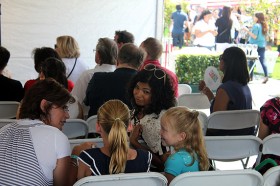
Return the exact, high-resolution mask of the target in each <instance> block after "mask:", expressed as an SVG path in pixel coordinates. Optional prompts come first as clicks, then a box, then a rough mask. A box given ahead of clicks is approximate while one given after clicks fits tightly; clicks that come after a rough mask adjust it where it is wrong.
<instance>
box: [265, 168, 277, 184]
mask: <svg viewBox="0 0 280 186" xmlns="http://www.w3.org/2000/svg"><path fill="white" fill-rule="evenodd" d="M263 181H264V183H263V185H264V186H277V184H276V183H278V185H279V183H280V166H276V167H272V168H270V169H268V170H267V171H266V172H265V173H264V175H263Z"/></svg>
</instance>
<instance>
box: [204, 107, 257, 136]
mask: <svg viewBox="0 0 280 186" xmlns="http://www.w3.org/2000/svg"><path fill="white" fill-rule="evenodd" d="M259 123H260V112H259V111H258V110H228V111H217V112H214V113H212V114H210V116H209V117H208V120H207V129H220V130H237V129H245V128H250V127H255V132H254V135H256V134H257V131H258V129H259Z"/></svg>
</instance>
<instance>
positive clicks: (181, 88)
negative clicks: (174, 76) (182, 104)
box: [178, 84, 192, 96]
mask: <svg viewBox="0 0 280 186" xmlns="http://www.w3.org/2000/svg"><path fill="white" fill-rule="evenodd" d="M191 93H192V87H191V86H190V85H188V84H178V94H179V96H181V95H183V94H191Z"/></svg>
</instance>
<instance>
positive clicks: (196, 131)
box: [160, 107, 209, 183]
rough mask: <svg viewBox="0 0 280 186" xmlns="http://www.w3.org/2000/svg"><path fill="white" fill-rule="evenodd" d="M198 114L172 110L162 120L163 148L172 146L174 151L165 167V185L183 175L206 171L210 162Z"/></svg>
mask: <svg viewBox="0 0 280 186" xmlns="http://www.w3.org/2000/svg"><path fill="white" fill-rule="evenodd" d="M198 114H199V113H198V112H197V111H190V110H189V109H188V108H186V107H173V108H170V109H168V110H167V111H166V112H165V113H164V114H163V116H162V118H161V132H160V134H161V138H162V141H163V145H165V146H173V147H174V151H175V153H174V154H171V155H170V156H169V157H168V159H167V160H166V162H165V165H164V166H165V169H164V172H165V176H166V178H167V180H168V183H170V182H171V181H172V180H173V179H174V178H175V177H176V176H178V175H179V174H182V173H185V172H195V171H204V170H208V167H209V160H208V157H207V152H206V148H205V145H204V139H203V132H202V129H201V126H200V122H199V120H198Z"/></svg>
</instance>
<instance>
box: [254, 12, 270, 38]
mask: <svg viewBox="0 0 280 186" xmlns="http://www.w3.org/2000/svg"><path fill="white" fill-rule="evenodd" d="M255 17H256V18H258V21H257V23H260V24H261V25H262V34H263V35H266V34H267V30H268V28H267V24H266V22H265V18H264V14H263V13H262V12H258V13H255Z"/></svg>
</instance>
